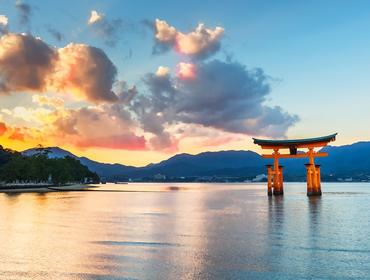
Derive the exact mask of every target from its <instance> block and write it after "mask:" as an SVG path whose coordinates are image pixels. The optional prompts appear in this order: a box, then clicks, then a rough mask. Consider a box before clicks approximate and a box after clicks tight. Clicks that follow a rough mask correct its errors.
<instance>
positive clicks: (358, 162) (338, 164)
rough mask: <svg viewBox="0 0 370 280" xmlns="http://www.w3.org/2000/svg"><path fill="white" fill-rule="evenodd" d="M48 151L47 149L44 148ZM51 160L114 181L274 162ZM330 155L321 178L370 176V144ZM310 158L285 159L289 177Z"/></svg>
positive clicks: (244, 171) (247, 173) (236, 154)
mask: <svg viewBox="0 0 370 280" xmlns="http://www.w3.org/2000/svg"><path fill="white" fill-rule="evenodd" d="M44 150H45V149H44ZM47 150H48V151H49V152H48V156H49V157H65V156H72V157H75V158H77V159H79V160H80V161H81V163H82V164H84V165H86V166H87V167H88V168H89V169H90V170H91V171H94V172H97V173H98V174H99V176H101V177H105V178H107V179H113V180H125V179H127V178H145V177H146V178H152V177H153V176H155V175H157V174H162V175H165V176H166V177H199V176H218V177H243V178H244V177H250V178H251V177H254V176H256V175H258V174H261V173H266V168H265V164H267V163H271V160H266V159H263V158H261V156H260V155H259V154H257V153H255V152H252V151H220V152H205V153H200V154H197V155H190V154H178V155H175V156H173V157H171V158H169V159H167V160H164V161H162V162H160V163H156V164H149V165H147V166H145V167H132V166H126V165H122V164H107V163H100V162H97V161H93V160H90V159H88V158H86V157H77V156H75V155H73V154H72V153H70V152H68V151H65V150H63V149H60V148H57V147H51V148H47ZM322 151H324V152H328V153H329V157H326V158H319V159H317V163H318V164H321V165H322V175H323V177H324V178H329V177H328V176H329V175H333V174H334V175H335V176H336V177H340V176H354V175H359V176H360V175H361V176H362V175H364V174H365V175H366V174H368V175H370V142H358V143H354V144H351V145H345V146H337V147H334V146H327V147H324V148H323V149H322ZM39 152H40V149H38V148H35V149H29V150H26V151H24V152H23V154H24V155H28V156H31V155H34V154H36V153H39ZM305 163H307V159H283V160H281V161H280V164H281V165H283V166H284V174H285V177H286V178H288V179H289V178H290V179H292V180H294V179H304V176H305V166H304V164H305Z"/></svg>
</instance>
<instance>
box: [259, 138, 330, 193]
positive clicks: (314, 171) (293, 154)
mask: <svg viewBox="0 0 370 280" xmlns="http://www.w3.org/2000/svg"><path fill="white" fill-rule="evenodd" d="M336 136H337V133H335V134H331V135H328V136H322V137H317V138H306V139H295V140H265V139H256V138H253V141H254V143H255V144H257V145H259V146H261V148H262V149H271V150H273V153H272V154H271V155H262V157H264V158H273V159H274V164H273V165H267V193H268V195H272V194H274V195H282V194H283V193H284V188H283V182H284V180H283V166H280V165H279V158H306V157H307V158H308V159H309V163H307V164H305V166H306V172H307V195H308V196H312V195H321V174H320V165H316V164H315V157H326V156H328V154H327V153H323V152H316V151H315V150H314V149H315V148H319V147H320V148H321V147H325V146H327V145H328V143H329V142H331V141H335V137H336ZM280 149H289V151H290V153H289V154H280V153H279V150H280ZM298 149H308V150H307V151H306V152H304V153H297V150H298Z"/></svg>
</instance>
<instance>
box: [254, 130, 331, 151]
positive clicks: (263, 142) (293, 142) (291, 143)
mask: <svg viewBox="0 0 370 280" xmlns="http://www.w3.org/2000/svg"><path fill="white" fill-rule="evenodd" d="M337 134H338V133H334V134H330V135H327V136H321V137H315V138H305V139H288V140H270V139H257V138H253V142H254V144H257V145H260V146H265V147H267V146H268V147H280V148H294V147H298V146H304V145H312V144H319V143H328V142H331V141H335V137H336V136H337Z"/></svg>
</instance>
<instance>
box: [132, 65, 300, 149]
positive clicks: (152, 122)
mask: <svg viewBox="0 0 370 280" xmlns="http://www.w3.org/2000/svg"><path fill="white" fill-rule="evenodd" d="M196 68H197V70H196V76H194V78H192V79H182V77H174V78H173V77H170V76H157V75H154V74H148V75H147V76H146V78H145V79H144V83H145V84H146V86H147V88H148V92H147V93H146V94H145V95H140V96H138V98H136V99H135V100H134V102H133V111H134V112H135V113H136V114H137V116H138V119H139V120H140V123H141V125H142V128H143V129H144V130H145V131H149V132H151V133H153V134H154V135H156V136H157V137H159V138H161V139H162V138H164V139H166V140H167V141H168V140H169V139H170V138H172V141H168V143H174V141H175V140H176V138H174V137H173V136H170V135H169V133H168V129H167V127H169V126H171V125H175V124H179V123H183V124H189V125H194V124H195V125H201V126H203V127H206V128H213V129H218V130H220V131H224V132H228V133H236V134H244V135H251V136H268V137H284V135H285V133H286V132H287V130H288V128H289V127H291V126H293V125H294V124H295V123H296V122H297V121H298V117H297V116H296V115H291V114H289V113H287V112H285V111H283V109H282V108H280V107H277V106H272V107H271V106H267V105H266V104H265V101H266V98H267V97H268V95H269V94H270V92H271V88H270V79H269V77H268V76H267V75H266V74H265V73H264V72H263V71H262V70H261V69H255V70H248V69H247V68H246V67H245V66H244V65H242V64H240V63H238V62H223V61H219V60H213V61H210V62H203V63H198V64H197V65H196ZM166 136H167V138H166ZM224 141H226V140H224ZM164 142H166V141H164Z"/></svg>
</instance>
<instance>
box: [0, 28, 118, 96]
mask: <svg viewBox="0 0 370 280" xmlns="http://www.w3.org/2000/svg"><path fill="white" fill-rule="evenodd" d="M116 75H117V69H116V67H115V66H114V64H113V63H112V62H111V61H110V59H109V58H108V57H107V55H106V54H105V53H104V52H103V51H102V50H101V49H99V48H95V47H91V46H88V45H84V44H73V43H71V44H69V45H67V46H66V47H64V48H60V49H55V48H52V47H50V46H49V45H47V44H46V43H45V42H43V41H42V40H41V39H38V38H35V37H33V36H31V35H28V34H14V33H8V34H5V35H3V36H2V37H0V93H3V94H4V93H11V92H21V91H23V92H46V91H55V92H61V93H72V94H73V95H74V96H76V97H77V98H79V99H85V100H88V101H91V102H94V103H99V102H117V101H119V100H118V96H117V95H116V94H115V93H114V92H113V91H112V87H113V85H114V83H115V82H116Z"/></svg>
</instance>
